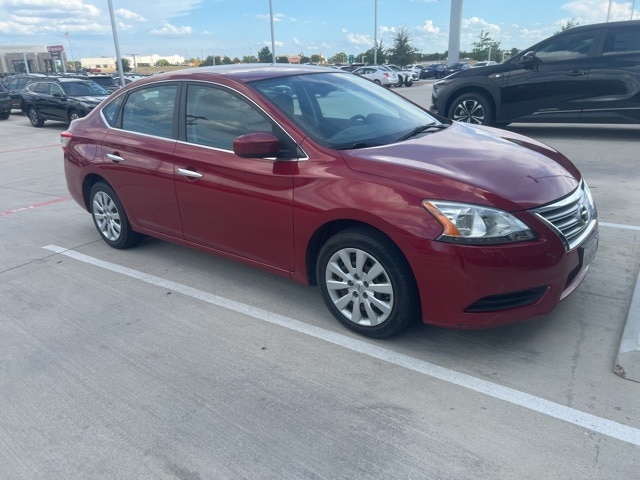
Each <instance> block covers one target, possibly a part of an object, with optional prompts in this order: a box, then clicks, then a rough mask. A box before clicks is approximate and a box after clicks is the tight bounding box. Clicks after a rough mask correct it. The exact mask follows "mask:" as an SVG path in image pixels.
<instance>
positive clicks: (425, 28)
mask: <svg viewBox="0 0 640 480" xmlns="http://www.w3.org/2000/svg"><path fill="white" fill-rule="evenodd" d="M418 30H419V31H421V32H422V33H429V34H433V35H437V34H439V33H440V28H438V27H436V26H435V25H434V24H433V20H425V21H424V24H423V25H422V26H420V27H418Z"/></svg>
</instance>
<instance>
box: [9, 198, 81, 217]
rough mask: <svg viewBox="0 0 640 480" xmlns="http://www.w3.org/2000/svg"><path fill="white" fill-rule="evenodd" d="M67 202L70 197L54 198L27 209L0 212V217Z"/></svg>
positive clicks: (20, 208)
mask: <svg viewBox="0 0 640 480" xmlns="http://www.w3.org/2000/svg"><path fill="white" fill-rule="evenodd" d="M67 200H71V197H62V198H56V199H54V200H49V201H47V202H42V203H36V204H35V205H29V206H28V207H19V208H12V209H11V210H5V211H4V212H0V217H6V216H7V215H12V214H14V213H19V212H24V211H25V210H33V209H34V208H38V207H46V206H47V205H53V204H54V203H60V202H66V201H67Z"/></svg>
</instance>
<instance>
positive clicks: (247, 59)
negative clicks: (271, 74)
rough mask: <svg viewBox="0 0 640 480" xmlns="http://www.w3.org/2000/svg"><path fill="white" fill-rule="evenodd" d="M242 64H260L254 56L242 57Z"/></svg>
mask: <svg viewBox="0 0 640 480" xmlns="http://www.w3.org/2000/svg"><path fill="white" fill-rule="evenodd" d="M242 63H258V59H257V58H256V57H254V56H253V55H245V56H244V57H242Z"/></svg>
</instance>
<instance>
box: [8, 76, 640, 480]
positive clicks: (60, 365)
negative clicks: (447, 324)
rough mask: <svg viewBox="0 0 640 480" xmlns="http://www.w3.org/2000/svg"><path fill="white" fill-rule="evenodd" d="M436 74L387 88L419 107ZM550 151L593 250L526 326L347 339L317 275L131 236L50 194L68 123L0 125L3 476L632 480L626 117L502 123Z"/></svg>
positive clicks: (20, 119) (633, 261)
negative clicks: (567, 178)
mask: <svg viewBox="0 0 640 480" xmlns="http://www.w3.org/2000/svg"><path fill="white" fill-rule="evenodd" d="M430 85H431V82H424V81H421V82H419V83H417V84H415V85H414V86H412V87H409V88H407V87H402V88H400V89H396V91H397V92H398V93H400V94H402V95H405V96H407V97H408V98H410V99H412V100H413V101H416V102H417V103H420V104H421V105H423V106H427V107H428V105H429V103H430V102H429V98H430ZM509 128H510V129H513V130H514V131H517V132H519V133H522V134H525V135H529V136H531V137H534V138H536V139H539V140H541V141H543V142H545V143H547V144H549V145H551V146H553V147H555V148H557V149H559V150H560V151H562V152H563V153H565V155H567V156H568V157H569V158H570V159H571V160H572V161H574V163H575V164H576V165H577V166H578V168H580V170H581V171H582V173H583V174H584V176H585V178H586V179H587V181H588V183H589V186H590V187H591V190H592V192H593V194H594V197H595V200H596V203H597V206H598V210H599V217H600V221H601V225H600V247H599V250H598V254H597V257H596V259H595V260H594V262H593V264H592V267H591V271H590V273H589V275H588V276H587V279H586V280H585V282H584V283H583V284H582V285H581V286H580V288H579V289H578V290H577V291H576V292H575V293H574V294H573V295H571V296H570V297H569V298H567V299H566V300H565V301H564V302H563V303H561V305H560V306H559V307H558V308H557V309H556V310H555V311H554V312H553V313H551V314H549V315H546V316H544V317H540V318H536V319H534V320H532V321H531V322H528V323H524V324H521V325H516V326H511V327H505V328H499V329H494V330H486V331H473V332H472V331H454V330H445V329H440V328H435V327H427V326H423V325H419V326H418V325H416V326H415V327H412V328H411V329H410V330H409V331H407V332H406V333H403V334H402V335H400V336H398V337H394V338H393V339H390V340H384V341H377V340H371V339H367V338H364V337H359V336H357V335H355V334H352V333H350V332H349V331H347V330H345V329H344V328H342V327H341V326H340V324H338V323H337V322H336V321H335V320H334V319H333V318H332V317H331V316H330V314H329V313H328V312H327V310H326V309H325V307H324V305H323V304H322V300H321V298H320V295H319V292H318V289H317V288H315V287H305V286H302V285H299V284H296V283H294V282H291V281H288V280H286V279H282V278H279V277H275V276H272V275H269V274H266V273H263V272H260V271H257V270H254V269H250V268H248V267H244V266H242V265H239V264H236V263H232V262H230V261H227V260H222V259H220V258H216V257H213V256H209V255H206V254H203V253H199V252H196V251H193V250H188V249H185V248H182V247H179V246H175V245H172V244H169V243H165V242H162V241H159V240H153V239H147V240H145V241H144V242H143V243H142V245H140V246H139V247H137V248H134V249H131V250H124V251H123V250H114V249H111V248H109V247H108V246H107V245H106V244H105V243H104V242H103V241H102V240H101V239H100V238H99V236H98V233H97V232H96V229H95V227H94V226H93V223H92V221H91V217H90V216H89V214H88V213H87V212H85V211H83V210H82V209H81V208H80V207H79V206H78V205H77V204H75V203H74V202H73V201H72V200H71V199H70V198H69V196H68V192H67V190H66V184H65V178H64V171H63V165H62V151H61V148H60V145H59V137H60V133H61V132H62V131H64V130H65V125H63V124H60V123H55V122H47V123H46V124H45V126H44V127H43V128H40V129H36V128H33V127H32V126H31V125H30V124H29V121H28V119H27V118H26V116H23V115H21V114H18V113H17V112H16V111H14V114H13V115H11V117H10V119H9V120H6V121H2V122H0V167H2V176H1V177H0V242H1V243H0V262H1V263H0V275H1V276H0V280H1V281H0V302H1V304H2V309H1V310H0V319H1V320H0V478H6V479H47V480H50V479H71V478H79V479H84V478H86V479H97V478H105V479H106V478H118V479H120V478H121V479H132V478H135V479H154V480H156V479H176V478H178V479H182V480H187V479H189V480H196V479H203V480H204V479H241V478H246V479H258V478H259V479H321V478H322V479H350V480H353V479H369V478H371V479H373V478H376V479H424V478H433V479H485V478H486V479H492V480H493V479H505V480H506V479H509V480H511V479H546V478H549V479H560V478H561V479H576V480H584V479H616V480H619V479H631V478H636V477H637V475H638V473H637V472H638V471H639V470H640V455H639V453H638V452H639V448H640V383H636V382H633V381H630V380H626V379H624V378H621V377H620V376H618V375H616V374H615V373H614V368H615V360H616V355H617V352H618V347H619V343H620V338H621V335H622V332H623V329H624V327H625V322H626V319H627V314H628V311H629V306H630V304H631V300H632V295H633V292H634V288H635V286H636V279H637V276H638V272H639V271H640V209H638V205H640V189H639V188H638V186H639V185H640V164H639V163H638V162H639V160H638V145H639V142H640V126H602V125H530V124H526V125H524V124H521V125H512V126H510V127H509Z"/></svg>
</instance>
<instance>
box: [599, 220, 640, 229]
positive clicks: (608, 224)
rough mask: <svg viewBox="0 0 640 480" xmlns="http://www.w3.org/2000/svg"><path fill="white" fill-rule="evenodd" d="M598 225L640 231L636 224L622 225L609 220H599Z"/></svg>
mask: <svg viewBox="0 0 640 480" xmlns="http://www.w3.org/2000/svg"><path fill="white" fill-rule="evenodd" d="M598 225H600V226H601V227H609V228H621V229H623V230H638V231H640V227H637V226H635V225H622V224H620V223H607V222H598Z"/></svg>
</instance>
